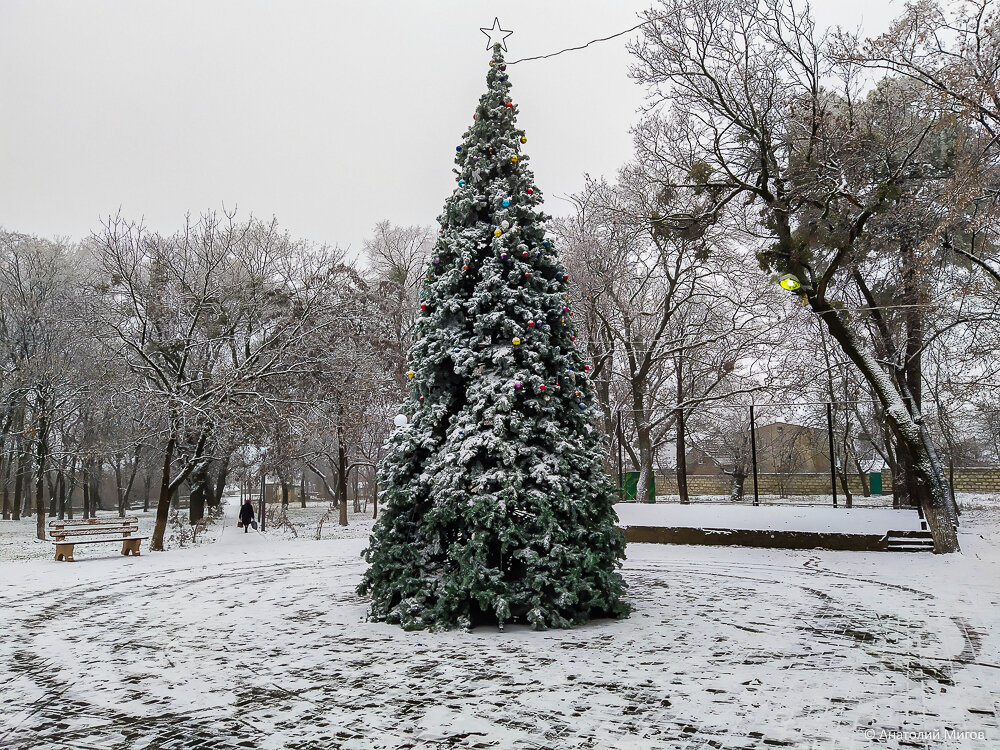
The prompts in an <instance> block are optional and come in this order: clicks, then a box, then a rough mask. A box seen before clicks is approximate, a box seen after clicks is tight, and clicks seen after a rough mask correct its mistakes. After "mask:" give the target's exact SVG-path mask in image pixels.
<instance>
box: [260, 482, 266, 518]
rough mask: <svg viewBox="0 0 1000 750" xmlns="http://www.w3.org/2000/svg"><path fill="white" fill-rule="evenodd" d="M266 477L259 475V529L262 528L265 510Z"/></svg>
mask: <svg viewBox="0 0 1000 750" xmlns="http://www.w3.org/2000/svg"><path fill="white" fill-rule="evenodd" d="M266 497H267V477H266V476H265V475H264V474H261V475H260V530H261V531H263V530H264V511H265V510H267V500H266Z"/></svg>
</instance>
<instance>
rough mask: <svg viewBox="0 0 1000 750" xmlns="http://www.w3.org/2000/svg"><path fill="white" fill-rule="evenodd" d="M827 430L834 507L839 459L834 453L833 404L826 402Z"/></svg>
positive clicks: (835, 505) (835, 503) (835, 504)
mask: <svg viewBox="0 0 1000 750" xmlns="http://www.w3.org/2000/svg"><path fill="white" fill-rule="evenodd" d="M826 432H827V435H828V437H829V438H830V489H832V490H833V507H834V508H836V507H837V460H836V456H834V455H833V404H832V403H830V402H829V401H827V402H826Z"/></svg>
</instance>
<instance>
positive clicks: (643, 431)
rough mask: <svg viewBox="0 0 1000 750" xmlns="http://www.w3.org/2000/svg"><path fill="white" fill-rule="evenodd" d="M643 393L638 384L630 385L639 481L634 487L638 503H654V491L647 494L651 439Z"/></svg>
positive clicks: (650, 470)
mask: <svg viewBox="0 0 1000 750" xmlns="http://www.w3.org/2000/svg"><path fill="white" fill-rule="evenodd" d="M644 395H645V394H644V393H643V391H642V389H641V387H639V386H635V385H633V387H632V417H633V420H634V421H635V433H636V443H637V444H638V446H639V483H638V484H637V485H636V488H635V500H636V502H638V503H655V502H656V493H655V492H654V493H653V497H650V496H649V481H650V480H651V479H652V478H653V440H652V437H651V434H650V428H649V421H648V420H647V419H646V410H645V404H644Z"/></svg>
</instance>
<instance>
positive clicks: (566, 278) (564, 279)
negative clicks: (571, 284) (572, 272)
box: [563, 273, 569, 281]
mask: <svg viewBox="0 0 1000 750" xmlns="http://www.w3.org/2000/svg"><path fill="white" fill-rule="evenodd" d="M563 281H569V274H568V273H564V274H563Z"/></svg>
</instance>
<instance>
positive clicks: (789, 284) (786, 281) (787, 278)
mask: <svg viewBox="0 0 1000 750" xmlns="http://www.w3.org/2000/svg"><path fill="white" fill-rule="evenodd" d="M778 283H779V284H780V285H781V288H782V289H787V290H788V291H789V292H795V291H798V290H799V288H800V287H801V286H802V282H801V281H799V277H798V276H796V275H795V274H793V273H786V274H785V275H784V276H782V277H781V278H780V279H778Z"/></svg>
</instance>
